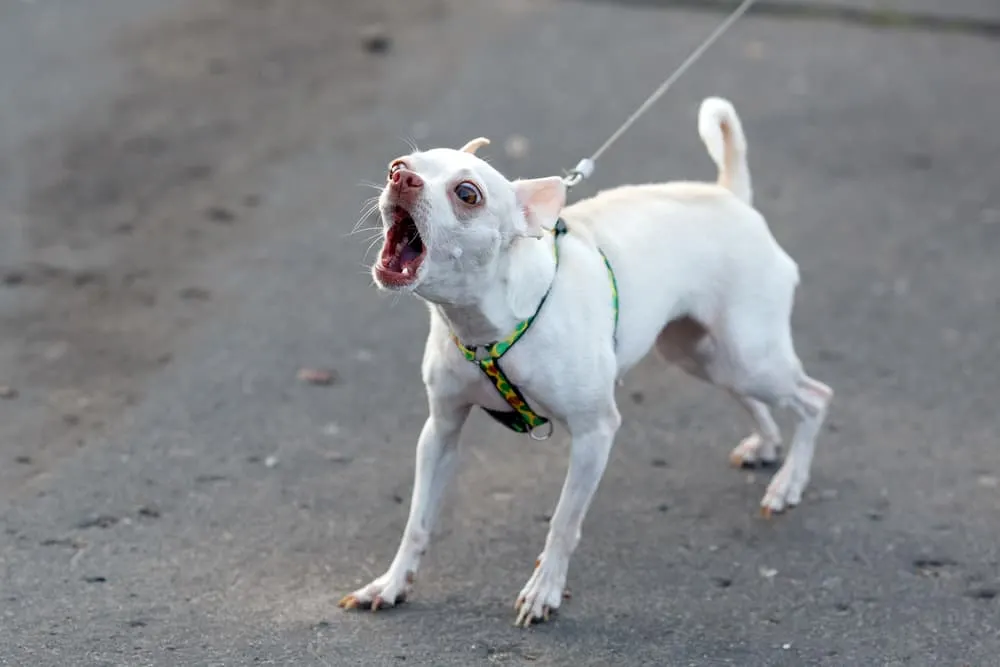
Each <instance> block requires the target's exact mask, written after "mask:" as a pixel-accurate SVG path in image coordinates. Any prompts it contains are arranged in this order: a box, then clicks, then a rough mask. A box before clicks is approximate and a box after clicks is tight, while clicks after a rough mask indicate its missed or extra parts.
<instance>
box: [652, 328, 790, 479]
mask: <svg viewBox="0 0 1000 667" xmlns="http://www.w3.org/2000/svg"><path fill="white" fill-rule="evenodd" d="M656 350H657V352H659V354H660V356H662V357H663V358H664V359H665V360H666V361H668V362H670V363H673V364H675V365H677V366H678V367H680V368H681V369H683V370H684V371H685V372H687V373H688V374H690V375H692V376H694V377H696V378H699V379H701V380H704V381H705V382H709V383H712V384H716V385H719V386H721V387H724V388H726V389H728V390H729V392H730V393H731V394H732V395H733V398H735V399H736V400H737V401H738V402H739V404H740V405H742V406H743V407H744V408H745V409H746V411H747V412H748V413H750V416H751V417H752V418H753V420H754V423H755V424H756V429H755V430H754V432H753V433H751V434H750V435H749V436H747V437H746V438H744V439H743V440H742V441H741V442H740V444H738V445H736V447H735V448H734V449H733V451H732V453H730V455H729V461H730V463H731V464H732V465H734V466H736V467H745V466H747V467H755V466H756V465H757V464H762V465H770V464H773V463H774V462H775V461H776V460H777V447H778V445H779V444H780V443H781V433H780V432H779V430H778V425H777V424H776V423H775V422H774V418H773V417H771V411H770V410H769V409H768V407H767V405H765V404H764V403H762V402H761V401H758V400H756V399H754V398H752V397H750V396H747V395H743V394H740V393H739V392H737V391H735V390H734V389H733V388H732V387H731V384H730V383H729V378H728V377H726V375H727V373H726V372H725V371H726V370H727V369H728V367H729V366H728V364H726V363H722V364H719V363H718V361H719V359H718V352H719V351H718V350H717V349H716V345H715V343H714V342H713V341H712V338H711V336H710V335H709V333H708V330H707V329H706V328H705V327H704V326H703V325H702V324H701V323H699V322H697V321H696V320H694V319H693V318H690V317H684V318H680V319H677V320H674V321H673V322H671V323H670V324H668V325H667V326H666V327H664V328H663V331H661V332H660V335H659V336H658V337H657V339H656Z"/></svg>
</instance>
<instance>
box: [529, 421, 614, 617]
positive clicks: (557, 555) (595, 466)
mask: <svg viewBox="0 0 1000 667" xmlns="http://www.w3.org/2000/svg"><path fill="white" fill-rule="evenodd" d="M595 415H596V417H595ZM620 424H621V417H620V416H619V414H618V409H617V408H616V407H615V405H614V403H612V404H611V405H609V406H608V407H607V408H606V409H605V410H603V411H599V412H596V413H590V414H587V415H585V416H583V417H582V418H578V419H575V420H572V419H571V420H568V426H569V430H570V434H571V435H572V438H573V444H572V445H571V448H570V459H569V470H568V471H567V472H566V481H565V482H564V483H563V488H562V493H561V494H560V495H559V503H558V504H557V505H556V511H555V514H554V515H553V516H552V520H551V521H550V522H549V534H548V536H546V538H545V549H544V550H543V551H542V553H541V555H540V556H539V557H538V560H536V561H535V571H534V573H533V574H532V575H531V579H529V580H528V583H527V584H525V586H524V588H523V589H521V593H520V595H518V596H517V602H516V604H515V609H516V611H517V619H516V620H515V622H514V624H515V625H519V626H524V627H528V626H529V625H531V623H532V622H533V621H538V620H548V617H549V613H550V612H552V611H554V610H556V609H558V608H559V604H560V603H561V602H562V596H563V588H564V586H565V585H566V573H567V570H568V569H569V559H570V556H572V554H573V551H574V550H575V549H576V545H577V543H579V541H580V528H581V526H582V524H583V519H584V516H585V515H586V514H587V508H588V507H589V506H590V501H591V499H592V498H593V497H594V492H595V491H597V486H598V484H599V483H600V481H601V477H602V476H603V475H604V468H605V467H606V466H607V463H608V455H609V454H610V453H611V445H612V443H613V442H614V437H615V433H616V432H617V431H618V426H619V425H620Z"/></svg>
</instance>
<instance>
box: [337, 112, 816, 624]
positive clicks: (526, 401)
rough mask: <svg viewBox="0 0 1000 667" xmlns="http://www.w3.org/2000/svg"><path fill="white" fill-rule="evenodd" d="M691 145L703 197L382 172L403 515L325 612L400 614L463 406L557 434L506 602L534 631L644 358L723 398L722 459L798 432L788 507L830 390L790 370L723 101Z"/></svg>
mask: <svg viewBox="0 0 1000 667" xmlns="http://www.w3.org/2000/svg"><path fill="white" fill-rule="evenodd" d="M698 132H699V134H700V136H701V139H702V141H703V142H704V143H705V146H706V147H707V149H708V153H709V155H710V156H711V158H712V160H713V161H714V162H715V163H716V165H717V167H718V179H717V181H716V182H715V183H708V182H688V181H682V182H668V183H660V184H646V185H625V186H621V187H618V188H614V189H611V190H607V191H603V192H600V193H598V194H597V195H596V196H594V197H591V198H589V199H585V200H582V201H579V202H577V203H575V204H573V205H570V206H566V195H567V186H566V183H565V182H564V180H563V179H562V178H559V177H550V178H538V179H532V180H516V181H513V182H511V181H508V180H507V179H506V178H505V177H504V176H503V175H502V174H500V173H499V172H498V171H497V170H496V169H494V168H493V167H491V166H490V165H489V164H487V163H486V162H484V161H483V160H481V159H480V158H478V157H476V155H475V153H476V151H477V149H479V148H481V147H482V146H485V145H487V144H488V143H489V140H488V139H485V138H482V137H481V138H479V139H475V140H473V141H470V142H469V143H468V144H466V145H465V146H463V147H462V148H461V149H460V150H454V149H447V148H436V149H433V150H428V151H425V152H421V151H415V152H413V153H412V154H410V155H406V156H404V157H400V158H398V159H396V160H394V161H393V162H392V163H391V164H390V165H389V172H388V179H387V183H386V185H385V187H384V189H383V190H382V192H381V194H380V196H379V200H378V205H379V211H380V213H381V217H382V223H383V234H384V240H383V246H382V250H381V253H380V255H379V257H378V259H377V260H376V262H375V263H374V265H373V267H372V275H373V277H374V280H375V282H376V284H377V285H378V286H379V287H380V288H382V289H384V290H391V291H395V292H412V293H413V294H416V295H417V296H418V297H420V298H421V299H422V300H423V301H425V302H426V303H427V305H428V307H429V310H430V332H429V335H428V337H427V341H426V346H425V351H424V358H423V363H422V367H421V371H422V376H423V381H424V385H425V386H426V392H427V400H428V405H429V416H428V418H427V420H426V422H425V423H424V425H423V429H422V430H421V432H420V437H419V439H418V442H417V451H416V472H415V479H414V484H413V493H412V499H411V502H410V509H409V517H408V520H407V522H406V528H405V529H404V531H403V536H402V540H401V543H400V545H399V549H398V551H397V553H396V556H395V558H394V559H393V561H392V563H391V565H390V566H389V569H388V570H387V571H386V572H385V574H383V575H382V576H380V577H378V578H377V579H375V580H374V581H372V582H371V583H369V584H368V585H366V586H364V587H362V588H360V589H358V590H357V591H354V592H353V593H351V594H349V595H347V596H346V597H344V598H343V599H342V600H341V601H340V606H341V607H344V608H356V607H357V608H370V609H372V610H378V609H381V608H385V607H392V606H394V605H396V604H397V603H399V602H402V601H403V600H405V598H406V596H407V594H408V593H409V592H410V589H411V586H412V584H413V580H414V576H415V574H416V572H417V568H418V566H419V563H420V559H421V557H422V556H423V555H424V553H425V550H426V549H427V547H428V543H429V541H430V535H431V530H432V528H433V526H434V522H435V517H436V515H437V512H438V507H439V505H440V502H441V497H442V494H443V492H444V490H445V487H446V486H447V485H448V483H449V480H450V478H451V477H452V473H453V469H454V467H455V459H456V452H457V449H458V442H459V434H460V431H461V430H462V426H463V424H464V422H465V421H466V418H467V417H468V415H469V414H470V411H471V410H472V409H473V408H474V407H476V406H478V407H480V408H482V409H484V410H486V411H487V413H488V414H490V415H491V416H493V417H495V418H496V419H498V421H500V422H501V423H504V424H506V425H507V426H509V427H511V428H512V429H514V430H515V431H518V432H522V433H529V434H531V435H532V436H534V437H545V436H546V435H548V434H549V433H550V432H551V431H550V430H551V428H552V421H550V420H556V421H557V422H558V423H560V424H562V425H563V426H564V427H565V428H566V429H567V430H568V431H569V433H570V435H571V438H572V445H571V453H570V461H569V467H568V471H567V474H566V479H565V482H564V486H563V488H562V492H561V495H560V497H559V501H558V504H557V506H556V509H555V513H554V514H553V515H552V519H551V521H550V526H549V531H548V535H547V537H546V540H545V546H544V548H543V550H542V552H541V554H540V555H539V556H538V559H537V561H536V562H535V568H534V571H533V573H532V574H531V577H530V578H529V580H528V582H527V583H526V584H525V585H524V588H523V589H522V590H521V592H520V594H519V595H518V597H517V600H516V604H515V609H516V614H515V624H516V625H519V626H524V627H527V626H529V625H531V624H532V623H534V622H539V621H542V620H547V619H548V618H549V615H550V613H551V612H553V611H555V610H556V609H558V608H559V606H560V603H561V602H562V599H563V588H564V585H565V582H566V574H567V569H568V567H569V561H570V557H571V555H572V554H573V552H574V550H575V548H576V546H577V544H578V543H579V541H580V534H581V533H580V529H581V524H582V523H583V520H584V516H585V514H586V512H587V508H588V506H589V505H590V502H591V499H592V497H593V495H594V492H595V490H596V489H597V486H598V483H599V482H600V480H601V477H602V476H603V473H604V469H605V466H606V465H607V462H608V456H609V453H610V452H611V447H612V443H613V441H614V438H615V433H616V432H617V431H618V428H619V425H620V424H621V417H620V414H619V411H618V408H617V407H616V404H615V387H616V385H617V384H618V381H619V378H621V377H622V375H623V374H624V373H626V372H627V371H628V370H629V369H630V368H631V367H633V366H634V365H636V364H637V363H638V362H639V361H640V360H642V359H643V358H644V357H645V356H646V355H647V353H648V352H649V351H650V350H651V349H652V348H655V349H656V350H657V351H658V352H659V354H660V355H661V356H662V357H664V358H665V359H666V360H667V361H669V362H672V363H675V364H677V365H678V366H680V367H681V368H682V369H684V370H685V371H687V372H688V373H689V374H691V375H693V376H695V377H697V378H700V379H702V380H705V381H707V382H710V383H712V384H715V385H717V386H719V387H722V388H724V389H725V390H726V391H728V392H729V393H730V394H731V395H732V396H733V397H734V398H735V399H736V401H737V402H738V403H739V404H740V405H742V406H743V408H744V409H745V410H746V411H747V412H748V413H749V414H750V416H751V417H752V419H753V421H754V423H755V426H756V428H755V429H754V431H753V432H752V433H751V435H750V436H749V437H747V438H745V439H744V440H743V441H742V442H740V443H739V444H738V445H737V446H736V448H735V449H734V450H733V451H732V453H731V455H730V461H731V463H733V464H735V465H739V466H744V465H756V464H761V463H775V462H776V458H777V451H778V445H779V443H780V441H781V436H780V434H779V431H778V426H777V425H776V424H775V421H774V419H773V418H772V416H771V409H772V408H778V407H788V408H791V410H792V412H793V413H794V415H795V417H796V419H797V422H796V427H795V432H794V435H793V437H792V440H791V444H790V447H789V449H788V453H787V456H786V457H785V460H784V462H783V463H782V464H781V466H780V468H779V469H778V471H777V472H776V473H775V474H774V476H773V478H772V479H771V481H770V483H769V485H768V487H767V491H766V493H765V495H764V497H763V499H762V500H761V511H762V513H763V514H764V515H765V516H770V515H771V514H772V513H777V512H781V511H783V510H785V509H786V508H789V507H792V506H795V505H797V504H798V503H799V502H800V500H801V498H802V493H803V490H804V489H805V487H806V484H807V483H808V481H809V475H810V469H811V466H812V458H813V450H814V444H815V439H816V437H817V434H818V433H819V432H820V429H821V426H822V424H823V420H824V418H825V416H826V413H827V409H828V406H829V404H830V401H831V399H832V397H833V391H832V390H831V389H830V387H828V386H827V385H826V384H824V383H822V382H820V381H818V380H815V379H813V378H811V377H809V376H808V375H807V374H806V372H805V371H804V369H803V366H802V364H801V362H800V361H799V358H798V357H797V355H796V353H795V350H794V346H793V340H792V333H791V329H790V318H791V313H792V308H793V300H794V294H795V291H796V288H797V287H798V284H799V271H798V266H797V265H796V263H795V261H794V260H793V259H792V258H791V257H790V256H789V255H788V254H787V253H786V252H785V251H784V250H783V249H782V248H781V247H780V246H779V244H778V242H777V241H776V240H775V238H774V237H773V236H772V234H771V232H770V230H769V228H768V226H767V222H766V221H765V219H764V217H763V216H762V215H761V214H760V213H759V212H758V211H757V210H756V209H754V208H753V205H752V199H753V191H752V187H751V179H750V172H749V168H748V165H747V145H746V139H745V137H744V133H743V128H742V125H741V122H740V119H739V117H738V116H737V114H736V111H735V109H734V108H733V105H732V104H731V103H730V102H729V101H728V100H725V99H722V98H718V97H710V98H707V99H705V100H703V102H702V104H701V106H700V109H699V113H698Z"/></svg>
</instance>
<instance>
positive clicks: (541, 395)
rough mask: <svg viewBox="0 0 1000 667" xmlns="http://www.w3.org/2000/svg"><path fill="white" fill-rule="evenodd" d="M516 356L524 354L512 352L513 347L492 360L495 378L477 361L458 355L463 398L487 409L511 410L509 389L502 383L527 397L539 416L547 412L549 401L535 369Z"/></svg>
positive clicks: (547, 414) (546, 414) (537, 370)
mask: <svg viewBox="0 0 1000 667" xmlns="http://www.w3.org/2000/svg"><path fill="white" fill-rule="evenodd" d="M520 356H524V355H515V351H514V350H511V352H510V353H508V354H506V355H504V356H503V358H501V359H499V360H497V361H496V362H495V364H496V367H497V368H498V370H499V371H500V373H501V376H502V379H499V381H498V378H497V377H496V375H495V374H493V375H491V374H488V373H487V372H485V371H484V370H483V369H482V368H481V367H480V366H479V365H478V364H476V363H473V362H470V361H468V360H466V359H464V358H462V359H461V363H462V364H463V368H462V372H461V375H462V377H463V380H464V385H465V392H464V393H465V398H466V400H468V401H470V402H471V403H474V404H475V405H477V406H479V407H481V408H486V409H488V410H495V411H502V412H505V411H510V410H513V409H514V408H513V407H512V406H511V404H510V403H509V402H508V397H509V396H511V392H510V391H509V390H508V391H505V389H506V387H504V385H505V384H506V385H510V386H511V387H512V388H513V389H515V390H516V391H517V393H519V394H520V395H521V397H523V398H524V399H525V400H527V402H528V404H529V406H530V407H531V408H532V409H534V411H535V412H537V413H538V414H540V415H542V416H546V417H547V416H550V415H549V407H548V403H549V402H548V401H547V400H546V396H545V394H546V388H545V387H544V386H542V385H543V384H544V383H540V382H539V379H540V378H539V369H531V367H526V366H525V363H526V362H525V360H524V359H519V357H520ZM498 385H499V386H498Z"/></svg>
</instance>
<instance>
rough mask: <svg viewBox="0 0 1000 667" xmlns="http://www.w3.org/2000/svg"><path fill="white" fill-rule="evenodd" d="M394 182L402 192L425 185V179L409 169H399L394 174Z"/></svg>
mask: <svg viewBox="0 0 1000 667" xmlns="http://www.w3.org/2000/svg"><path fill="white" fill-rule="evenodd" d="M392 184H393V185H394V186H396V188H397V189H398V190H399V192H400V193H404V192H408V191H413V190H419V189H420V188H422V187H424V179H422V178H420V176H418V175H417V174H416V172H412V171H410V170H409V169H397V170H396V171H394V172H393V174H392Z"/></svg>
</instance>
